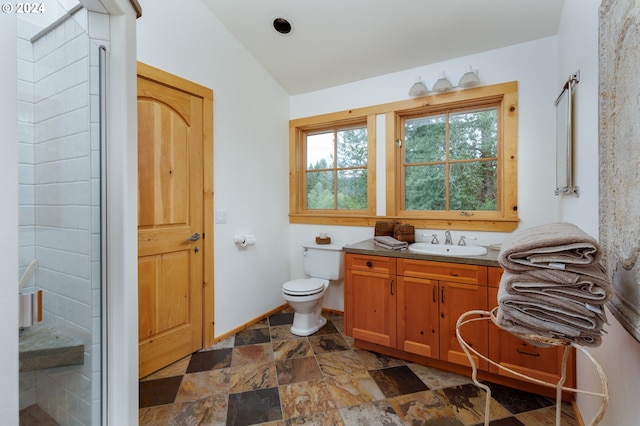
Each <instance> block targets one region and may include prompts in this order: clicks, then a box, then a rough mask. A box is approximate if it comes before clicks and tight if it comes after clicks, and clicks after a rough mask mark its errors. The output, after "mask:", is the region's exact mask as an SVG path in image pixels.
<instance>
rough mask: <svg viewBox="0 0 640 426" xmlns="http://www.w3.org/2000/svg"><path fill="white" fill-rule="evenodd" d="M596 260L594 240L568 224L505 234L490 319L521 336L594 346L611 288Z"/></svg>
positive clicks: (599, 340) (599, 255) (604, 320)
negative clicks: (493, 313)
mask: <svg viewBox="0 0 640 426" xmlns="http://www.w3.org/2000/svg"><path fill="white" fill-rule="evenodd" d="M601 258H602V252H601V248H600V245H599V244H598V242H597V241H596V240H595V239H593V238H592V237H591V236H589V235H588V234H586V233H585V232H584V231H582V230H581V229H580V228H579V227H577V226H576V225H573V224H570V223H551V224H546V225H541V226H537V227H534V228H530V229H527V230H523V231H519V232H515V233H513V234H511V235H510V236H509V237H508V238H507V239H506V240H505V241H504V242H503V243H502V249H501V251H500V254H499V255H498V262H499V263H500V265H501V266H502V268H503V269H504V274H503V275H502V279H501V281H500V289H499V290H498V306H499V308H498V310H497V314H496V323H497V324H498V325H499V326H500V327H501V328H503V329H505V330H507V331H509V332H511V333H514V334H518V335H521V336H527V335H529V336H540V337H543V338H550V339H559V340H562V341H564V342H566V343H576V344H579V345H582V346H599V345H600V344H601V343H602V333H603V326H604V324H606V323H607V318H606V314H605V309H604V304H605V303H606V302H607V301H609V300H610V299H611V297H612V296H613V291H614V290H613V287H612V285H611V282H610V280H609V277H608V276H607V274H606V273H605V271H604V268H603V267H602V265H601V263H600V260H601ZM536 341H537V340H536Z"/></svg>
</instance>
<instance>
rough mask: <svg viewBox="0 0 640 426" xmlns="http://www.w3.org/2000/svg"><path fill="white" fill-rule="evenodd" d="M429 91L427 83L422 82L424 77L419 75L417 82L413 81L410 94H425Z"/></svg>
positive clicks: (414, 95)
mask: <svg viewBox="0 0 640 426" xmlns="http://www.w3.org/2000/svg"><path fill="white" fill-rule="evenodd" d="M427 93H429V89H428V88H427V85H426V84H424V83H423V82H422V77H420V76H417V77H416V82H415V83H413V86H411V89H409V96H413V97H417V96H424V95H426V94H427Z"/></svg>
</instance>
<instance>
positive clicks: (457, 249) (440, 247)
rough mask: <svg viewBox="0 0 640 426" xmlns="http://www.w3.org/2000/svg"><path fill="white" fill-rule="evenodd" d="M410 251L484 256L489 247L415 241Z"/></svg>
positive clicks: (460, 255) (442, 254)
mask: <svg viewBox="0 0 640 426" xmlns="http://www.w3.org/2000/svg"><path fill="white" fill-rule="evenodd" d="M409 251H410V252H412V253H418V254H434V255H437V256H459V257H464V256H482V255H483V254H487V249H486V248H484V247H482V246H449V245H444V244H431V243H413V244H411V245H409Z"/></svg>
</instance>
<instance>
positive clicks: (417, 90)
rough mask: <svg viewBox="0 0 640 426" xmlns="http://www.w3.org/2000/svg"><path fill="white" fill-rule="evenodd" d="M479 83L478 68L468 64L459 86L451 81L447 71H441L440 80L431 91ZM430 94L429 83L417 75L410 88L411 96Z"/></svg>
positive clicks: (462, 87) (439, 91)
mask: <svg viewBox="0 0 640 426" xmlns="http://www.w3.org/2000/svg"><path fill="white" fill-rule="evenodd" d="M478 84H480V79H479V78H478V70H474V69H473V68H472V67H471V65H467V67H466V68H465V72H464V74H463V75H462V77H460V80H459V81H458V85H457V86H454V85H452V84H451V81H449V79H448V78H447V76H446V74H445V72H444V71H441V72H440V74H439V75H438V80H437V81H436V82H435V84H434V85H433V88H432V89H431V92H432V93H434V92H435V93H443V92H448V91H450V90H453V89H456V88H460V89H466V88H469V87H474V86H477V85H478ZM428 94H429V88H428V87H427V85H426V84H424V82H423V81H422V78H421V77H420V76H418V77H416V81H415V83H413V86H411V89H409V96H412V97H418V96H425V95H428Z"/></svg>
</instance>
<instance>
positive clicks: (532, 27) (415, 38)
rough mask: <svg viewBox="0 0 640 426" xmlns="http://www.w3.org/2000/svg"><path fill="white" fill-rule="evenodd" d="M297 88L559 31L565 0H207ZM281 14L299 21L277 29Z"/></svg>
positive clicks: (252, 48)
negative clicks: (283, 32)
mask: <svg viewBox="0 0 640 426" xmlns="http://www.w3.org/2000/svg"><path fill="white" fill-rule="evenodd" d="M202 2H203V3H204V4H205V5H206V6H207V7H208V8H209V9H210V10H211V11H212V12H213V13H214V14H215V16H216V17H217V18H218V19H219V20H220V21H221V22H222V24H223V25H224V26H225V27H226V28H227V29H228V30H229V31H230V32H231V33H232V34H233V35H234V36H235V37H236V38H237V39H238V40H239V41H240V43H242V45H244V47H245V48H246V49H247V50H248V51H249V52H250V53H251V54H252V55H253V56H254V57H255V58H256V59H257V60H258V61H259V62H260V63H261V64H262V66H263V67H264V68H265V69H266V70H267V71H268V72H269V73H270V74H271V75H272V76H273V77H274V78H275V79H276V80H277V81H278V82H279V83H280V84H281V85H282V86H283V87H284V88H285V90H286V91H287V92H288V93H289V94H291V95H295V94H300V93H306V92H310V91H314V90H320V89H324V88H327V87H333V86H337V85H340V84H345V83H350V82H353V81H357V80H362V79H365V78H370V77H375V76H378V75H382V74H387V73H392V72H396V71H402V70H406V69H411V68H415V67H419V66H424V65H428V64H432V63H436V62H440V61H444V60H447V59H452V58H457V57H461V56H466V55H470V54H474V53H479V52H484V51H487V50H491V49H496V48H500V47H505V46H509V45H513V44H518V43H523V42H526V41H530V40H535V39H539V38H543V37H548V36H552V35H555V34H556V33H557V31H558V25H559V22H560V16H561V14H562V8H563V4H564V1H563V0H202ZM276 17H284V18H286V19H287V20H288V21H289V22H290V23H291V24H292V27H293V30H292V31H291V33H289V34H288V35H281V34H279V33H277V32H276V31H275V30H274V29H273V25H272V23H273V20H274V18H276Z"/></svg>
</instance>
